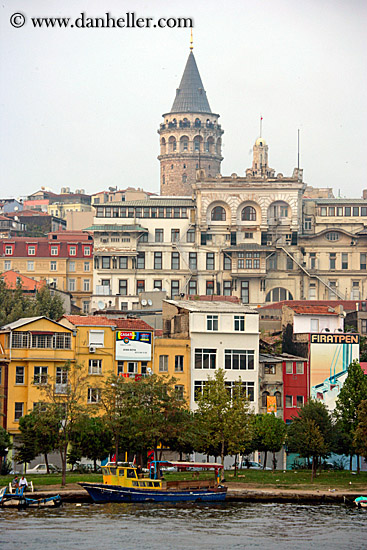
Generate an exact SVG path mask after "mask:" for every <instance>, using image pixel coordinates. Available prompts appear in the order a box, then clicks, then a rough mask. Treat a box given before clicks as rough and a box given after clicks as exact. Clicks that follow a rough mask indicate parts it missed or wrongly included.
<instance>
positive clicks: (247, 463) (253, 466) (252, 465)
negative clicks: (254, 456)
mask: <svg viewBox="0 0 367 550" xmlns="http://www.w3.org/2000/svg"><path fill="white" fill-rule="evenodd" d="M246 468H249V469H250V470H271V468H268V466H266V467H265V468H263V465H262V464H260V462H254V461H253V460H244V461H243V462H242V464H241V465H240V469H242V470H246Z"/></svg>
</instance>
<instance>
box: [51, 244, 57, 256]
mask: <svg viewBox="0 0 367 550" xmlns="http://www.w3.org/2000/svg"><path fill="white" fill-rule="evenodd" d="M58 255H59V247H58V246H51V256H58Z"/></svg>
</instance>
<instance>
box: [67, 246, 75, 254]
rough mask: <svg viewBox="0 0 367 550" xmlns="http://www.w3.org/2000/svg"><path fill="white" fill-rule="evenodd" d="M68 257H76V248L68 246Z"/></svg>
mask: <svg viewBox="0 0 367 550" xmlns="http://www.w3.org/2000/svg"><path fill="white" fill-rule="evenodd" d="M69 256H76V246H69Z"/></svg>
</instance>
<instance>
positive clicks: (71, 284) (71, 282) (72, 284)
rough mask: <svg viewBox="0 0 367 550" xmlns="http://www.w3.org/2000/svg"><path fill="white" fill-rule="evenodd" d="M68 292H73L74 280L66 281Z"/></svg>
mask: <svg viewBox="0 0 367 550" xmlns="http://www.w3.org/2000/svg"><path fill="white" fill-rule="evenodd" d="M68 283H69V284H68V290H69V292H74V291H75V279H69V281H68Z"/></svg>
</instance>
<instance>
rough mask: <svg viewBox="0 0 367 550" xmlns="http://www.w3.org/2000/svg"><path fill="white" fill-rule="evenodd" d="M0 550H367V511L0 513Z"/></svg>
mask: <svg viewBox="0 0 367 550" xmlns="http://www.w3.org/2000/svg"><path fill="white" fill-rule="evenodd" d="M0 548H1V550H18V549H21V550H24V549H27V550H36V549H37V550H49V549H50V550H61V549H62V550H86V549H88V550H94V549H106V550H115V549H123V550H140V549H148V550H158V549H159V550H196V549H198V550H242V549H247V548H249V549H250V548H251V549H256V548H261V549H262V550H268V549H269V550H277V549H282V550H284V549H286V550H287V549H292V550H294V548H296V549H297V550H303V549H307V550H309V549H316V548H317V549H322V550H328V549H330V550H339V549H340V550H342V549H343V550H346V549H347V550H349V549H353V550H362V549H363V550H364V549H366V548H367V510H366V509H364V510H363V509H362V510H358V509H355V508H348V507H346V506H343V505H329V504H328V505H319V506H308V505H296V504H274V505H273V504H260V503H255V504H253V503H251V504H247V503H236V504H233V503H225V504H223V505H210V506H209V505H197V504H195V505H194V504H191V505H176V506H168V505H157V504H144V505H137V504H135V505H132V504H106V505H97V504H85V505H81V506H80V505H79V506H77V505H75V504H64V505H63V506H62V507H61V508H57V509H51V510H46V509H33V510H29V509H28V510H23V511H18V510H0Z"/></svg>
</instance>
